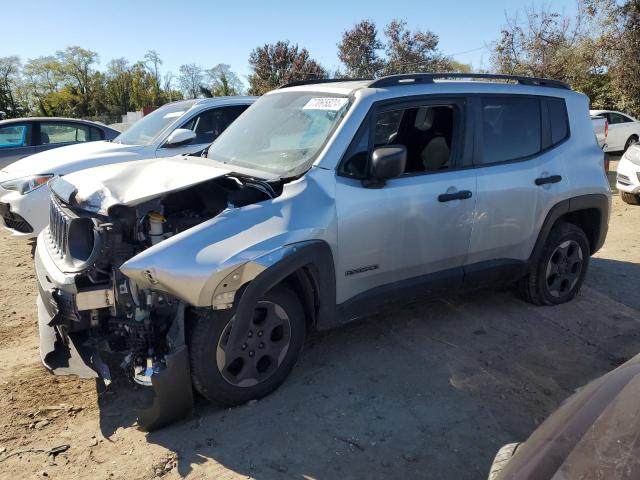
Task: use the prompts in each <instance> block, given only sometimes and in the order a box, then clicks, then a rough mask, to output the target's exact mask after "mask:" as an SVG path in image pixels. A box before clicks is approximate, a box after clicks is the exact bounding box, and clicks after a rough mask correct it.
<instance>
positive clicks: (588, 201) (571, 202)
mask: <svg viewBox="0 0 640 480" xmlns="http://www.w3.org/2000/svg"><path fill="white" fill-rule="evenodd" d="M587 209H589V210H591V209H595V210H597V211H598V212H599V213H600V224H599V229H598V231H597V232H596V235H595V242H594V244H593V245H592V248H591V254H592V255H593V254H594V253H596V252H597V251H598V250H600V248H601V247H602V245H603V244H604V241H605V239H606V237H607V231H608V229H609V197H608V196H607V195H605V194H603V193H592V194H588V195H580V196H578V197H573V198H568V199H566V200H562V201H561V202H559V203H557V204H555V205H554V206H553V207H551V209H550V210H549V212H548V213H547V216H546V218H545V219H544V223H543V224H542V228H541V229H540V233H539V234H538V239H537V240H536V243H535V246H534V247H533V251H532V252H531V256H530V257H529V261H530V262H532V261H535V259H536V258H538V255H540V252H541V251H542V249H543V248H544V244H545V242H546V241H547V238H548V237H549V233H551V229H552V228H553V226H554V225H555V224H556V222H557V221H558V219H560V218H561V217H563V216H564V215H566V214H568V213H572V212H577V211H580V210H587Z"/></svg>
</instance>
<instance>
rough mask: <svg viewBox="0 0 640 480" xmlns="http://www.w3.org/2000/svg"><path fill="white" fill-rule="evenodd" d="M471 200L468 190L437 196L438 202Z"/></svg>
mask: <svg viewBox="0 0 640 480" xmlns="http://www.w3.org/2000/svg"><path fill="white" fill-rule="evenodd" d="M468 198H471V192H470V191H469V190H460V191H459V192H455V193H442V194H440V195H438V201H439V202H451V201H453V200H466V199H468Z"/></svg>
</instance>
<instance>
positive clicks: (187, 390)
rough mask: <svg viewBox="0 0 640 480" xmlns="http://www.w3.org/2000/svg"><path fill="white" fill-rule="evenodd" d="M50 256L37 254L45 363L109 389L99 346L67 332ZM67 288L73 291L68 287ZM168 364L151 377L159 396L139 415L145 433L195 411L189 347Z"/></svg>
mask: <svg viewBox="0 0 640 480" xmlns="http://www.w3.org/2000/svg"><path fill="white" fill-rule="evenodd" d="M43 255H44V256H45V257H44V258H42V256H43ZM46 255H48V254H47V252H38V251H36V272H37V275H38V287H39V295H38V299H37V301H36V303H37V308H38V331H39V335H40V358H41V359H42V363H43V365H44V366H45V367H46V368H47V369H48V370H49V371H50V372H51V373H53V374H55V375H77V376H78V377H80V378H96V379H102V380H103V381H104V383H105V384H106V385H108V384H109V383H110V382H111V374H110V371H109V367H108V366H107V364H106V363H105V362H103V360H102V358H101V356H100V352H99V350H98V347H97V344H95V342H92V341H91V339H90V338H89V337H88V336H87V334H86V333H85V332H77V333H73V332H71V333H67V332H65V331H64V329H63V324H64V321H63V312H61V310H60V305H61V302H59V300H58V299H57V298H56V297H57V296H58V295H59V294H60V289H59V287H58V286H56V285H55V284H53V283H52V282H51V281H50V276H49V275H47V273H48V272H46V271H45V266H44V263H45V262H46V261H47V258H46ZM43 261H44V262H43ZM54 273H55V272H51V273H50V275H51V276H53V274H54ZM65 288H69V284H68V283H67V285H66V286H65ZM165 363H166V366H165V368H163V369H161V370H160V371H159V372H158V373H157V374H155V375H153V376H152V377H151V385H152V387H153V390H154V393H155V398H154V399H153V403H152V405H151V407H150V408H148V409H144V410H140V411H139V412H138V424H139V426H140V427H141V428H142V429H143V430H147V431H151V430H155V429H157V428H161V427H163V426H165V425H168V424H170V423H173V422H175V421H177V420H180V419H182V418H184V417H186V416H188V415H189V414H190V413H191V411H192V410H193V390H192V385H191V372H190V370H189V352H188V349H187V346H186V345H182V346H180V347H178V348H176V350H175V352H173V353H172V354H170V355H166V356H165Z"/></svg>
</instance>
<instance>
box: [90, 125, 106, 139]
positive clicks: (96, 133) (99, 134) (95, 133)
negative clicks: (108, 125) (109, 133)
mask: <svg viewBox="0 0 640 480" xmlns="http://www.w3.org/2000/svg"><path fill="white" fill-rule="evenodd" d="M96 140H104V132H103V131H102V130H100V129H99V128H96V127H91V141H92V142H93V141H96Z"/></svg>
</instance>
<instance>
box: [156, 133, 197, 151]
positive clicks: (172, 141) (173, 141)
mask: <svg viewBox="0 0 640 480" xmlns="http://www.w3.org/2000/svg"><path fill="white" fill-rule="evenodd" d="M194 138H196V134H195V133H193V131H191V130H189V129H187V128H176V129H175V130H174V131H173V132H172V133H171V135H169V138H167V141H166V142H164V146H165V147H167V148H175V147H182V146H184V145H189V144H190V143H191V142H192V141H193V139H194Z"/></svg>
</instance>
